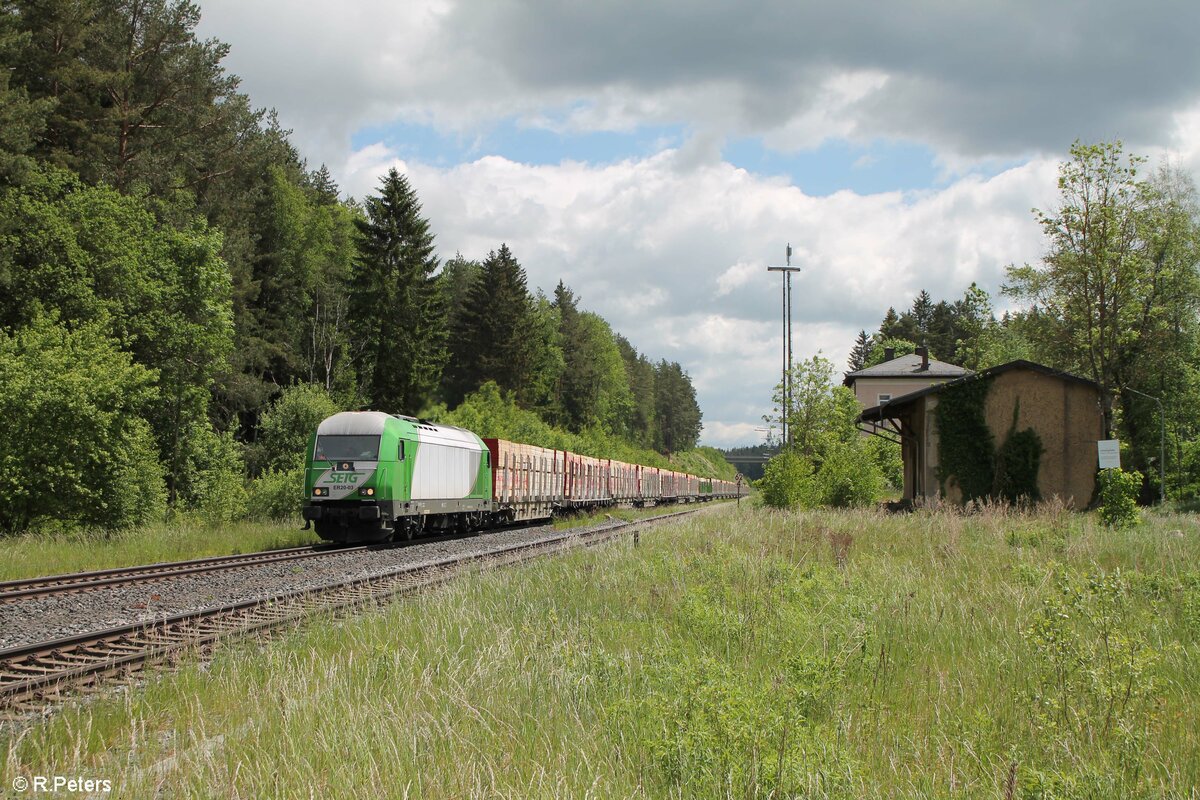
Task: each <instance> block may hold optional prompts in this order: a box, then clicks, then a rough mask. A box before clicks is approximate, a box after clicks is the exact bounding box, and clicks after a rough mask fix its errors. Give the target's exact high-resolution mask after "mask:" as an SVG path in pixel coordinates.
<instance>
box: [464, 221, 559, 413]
mask: <svg viewBox="0 0 1200 800" xmlns="http://www.w3.org/2000/svg"><path fill="white" fill-rule="evenodd" d="M464 302H465V307H463V308H460V309H457V310H456V314H455V322H456V326H455V327H454V328H453V329H451V331H450V342H449V352H450V361H449V363H448V364H447V366H446V380H445V382H444V383H445V385H446V386H447V387H448V389H449V391H448V393H447V398H448V400H449V401H450V402H451V403H452V404H457V403H459V402H461V401H462V398H463V397H464V396H466V394H467V393H468V392H472V391H474V390H475V389H477V388H479V387H480V386H482V385H483V384H484V383H486V382H487V381H495V382H496V384H497V385H498V386H499V387H500V388H501V390H503V391H506V392H517V393H523V392H525V391H526V387H527V386H528V385H529V383H530V378H531V377H532V375H531V373H532V370H533V366H534V360H535V358H536V355H537V354H536V352H535V350H534V347H535V345H537V344H538V342H537V340H536V339H534V338H532V337H531V336H530V333H531V328H532V325H533V299H532V298H531V297H530V296H529V288H528V286H527V284H526V279H525V269H524V268H523V267H522V266H521V264H520V262H518V261H517V259H516V257H515V256H514V255H513V254H512V251H511V250H509V249H508V245H507V244H501V245H500V249H499V250H493V251H491V252H490V253H488V255H487V258H486V259H484V261H483V265H482V266H481V267H480V269H479V270H478V272H477V273H476V274H475V275H474V276H473V278H472V279H471V284H470V286H469V289H468V291H467V296H466V297H465V298H464Z"/></svg>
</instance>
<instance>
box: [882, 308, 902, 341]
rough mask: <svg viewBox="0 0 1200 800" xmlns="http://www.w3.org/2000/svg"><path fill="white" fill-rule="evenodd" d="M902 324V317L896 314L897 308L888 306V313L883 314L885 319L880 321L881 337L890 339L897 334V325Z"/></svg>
mask: <svg viewBox="0 0 1200 800" xmlns="http://www.w3.org/2000/svg"><path fill="white" fill-rule="evenodd" d="M899 324H900V317H898V316H897V315H896V309H895V308H893V307H892V306H888V310H887V313H886V314H884V315H883V321H882V322H880V323H879V338H880V339H888V338H891V337H893V336H895V331H896V326H897V325H899Z"/></svg>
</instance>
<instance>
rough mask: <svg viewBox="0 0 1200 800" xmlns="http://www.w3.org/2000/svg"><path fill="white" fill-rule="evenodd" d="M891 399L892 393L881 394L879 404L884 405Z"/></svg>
mask: <svg viewBox="0 0 1200 800" xmlns="http://www.w3.org/2000/svg"><path fill="white" fill-rule="evenodd" d="M891 399H892V396H891V395H890V394H881V395H879V405H883V404H884V403H886V402H887V401H889V400H891Z"/></svg>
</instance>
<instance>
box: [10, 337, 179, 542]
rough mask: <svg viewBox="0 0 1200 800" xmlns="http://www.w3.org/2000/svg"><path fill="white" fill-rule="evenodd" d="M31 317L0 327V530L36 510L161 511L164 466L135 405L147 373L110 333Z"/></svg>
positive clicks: (147, 387) (143, 515)
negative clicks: (15, 326)
mask: <svg viewBox="0 0 1200 800" xmlns="http://www.w3.org/2000/svg"><path fill="white" fill-rule="evenodd" d="M107 328H108V326H107V325H106V324H105V322H104V321H103V320H102V321H98V322H93V323H85V324H82V325H79V326H77V327H76V328H75V329H74V330H69V329H68V328H66V327H65V326H63V325H61V324H59V323H58V322H57V320H55V319H54V318H53V317H47V316H37V317H35V318H34V319H33V320H32V322H31V323H30V324H29V325H28V326H26V327H24V328H22V329H20V330H19V331H17V332H16V333H14V334H8V333H5V332H0V386H3V387H4V391H3V392H2V393H0V441H3V442H4V447H3V448H2V449H0V530H3V531H5V532H14V531H21V530H23V529H25V528H26V527H27V526H29V525H30V524H31V523H33V522H34V521H36V520H38V519H50V520H62V521H65V522H68V523H71V522H77V523H80V524H83V525H94V526H98V527H102V528H124V527H129V526H132V525H137V524H139V523H142V522H146V521H149V520H152V519H155V518H159V517H161V515H162V512H163V503H164V487H163V472H162V467H161V466H160V465H159V462H158V459H157V455H156V452H155V448H154V443H153V439H152V437H151V435H150V430H149V427H148V426H147V424H146V423H145V421H144V420H143V419H141V418H140V416H139V413H140V412H141V411H142V410H143V409H144V408H145V407H146V405H147V404H149V403H150V402H152V401H153V399H154V388H153V384H154V374H153V373H152V372H150V371H149V370H147V369H146V368H145V367H142V366H140V365H138V364H135V363H133V360H132V358H131V357H130V356H129V354H128V353H123V352H121V351H120V350H119V349H118V348H117V347H116V345H115V343H114V342H113V341H112V340H111V339H110V338H108V336H107V335H106V330H107Z"/></svg>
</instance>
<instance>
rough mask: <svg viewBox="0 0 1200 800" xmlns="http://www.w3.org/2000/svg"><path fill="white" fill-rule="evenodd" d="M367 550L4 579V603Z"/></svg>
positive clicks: (296, 550) (296, 551) (0, 598)
mask: <svg viewBox="0 0 1200 800" xmlns="http://www.w3.org/2000/svg"><path fill="white" fill-rule="evenodd" d="M366 549H367V546H366V545H361V546H358V547H330V546H323V545H318V546H307V547H289V548H286V549H281V550H264V551H261V552H257V553H243V554H239V555H233V556H211V557H209V558H197V559H192V560H190V561H165V562H162V563H160V564H147V565H143V566H137V567H116V568H113V569H101V570H94V571H92V572H73V573H68V574H65V575H49V576H45V577H40V578H26V579H22V580H14V581H0V603H16V602H19V601H21V600H28V599H31V598H35V597H49V596H53V595H60V594H74V593H76V592H86V591H90V590H92V589H102V588H105V587H109V586H126V585H129V584H135V583H148V582H152V581H156V580H164V579H167V578H175V577H179V576H181V575H198V574H201V573H205V572H218V571H224V570H230V569H238V568H239V567H253V566H258V565H260V564H275V563H279V562H282V561H299V560H303V559H308V558H318V557H320V556H327V555H330V554H333V553H352V552H355V551H358V550H366Z"/></svg>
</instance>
